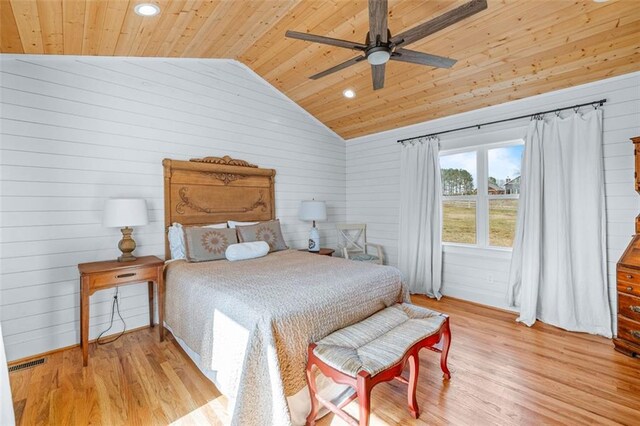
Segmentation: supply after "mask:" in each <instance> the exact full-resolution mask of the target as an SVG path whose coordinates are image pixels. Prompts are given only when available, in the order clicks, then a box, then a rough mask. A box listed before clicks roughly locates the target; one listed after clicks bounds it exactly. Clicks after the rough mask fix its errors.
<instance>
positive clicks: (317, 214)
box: [298, 200, 327, 252]
mask: <svg viewBox="0 0 640 426" xmlns="http://www.w3.org/2000/svg"><path fill="white" fill-rule="evenodd" d="M298 217H299V218H300V220H305V221H313V227H312V228H311V231H310V232H309V251H313V252H319V251H320V234H319V233H318V229H317V228H316V220H327V205H326V204H325V202H324V201H316V200H304V201H302V202H301V203H300V210H299V211H298Z"/></svg>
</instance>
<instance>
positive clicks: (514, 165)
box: [474, 145, 524, 184]
mask: <svg viewBox="0 0 640 426" xmlns="http://www.w3.org/2000/svg"><path fill="white" fill-rule="evenodd" d="M523 151H524V145H512V146H506V147H504V148H494V149H490V150H488V151H487V156H488V162H489V170H488V172H489V177H493V178H496V181H497V182H499V183H500V184H503V183H504V182H506V181H507V180H509V179H513V178H516V177H518V176H520V169H521V164H522V152H523ZM474 179H475V176H474Z"/></svg>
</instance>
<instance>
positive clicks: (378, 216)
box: [347, 73, 640, 308]
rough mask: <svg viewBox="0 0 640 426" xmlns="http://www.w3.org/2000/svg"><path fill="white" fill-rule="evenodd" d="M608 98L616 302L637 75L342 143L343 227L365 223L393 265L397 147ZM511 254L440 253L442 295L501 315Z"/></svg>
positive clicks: (499, 128) (479, 136) (636, 202)
mask: <svg viewBox="0 0 640 426" xmlns="http://www.w3.org/2000/svg"><path fill="white" fill-rule="evenodd" d="M601 98H606V99H607V100H608V102H607V103H606V104H605V106H604V117H605V118H604V147H603V152H604V169H605V183H606V204H607V216H608V217H607V233H608V238H607V243H608V247H607V254H608V261H609V262H608V265H609V286H610V288H611V290H612V291H611V295H612V298H614V290H615V264H616V261H617V260H618V258H619V257H620V255H621V254H622V251H623V250H624V249H625V247H626V246H627V244H628V243H629V241H630V237H631V235H632V234H633V233H634V225H633V224H634V218H635V216H636V215H637V214H638V212H639V211H640V197H639V196H638V194H636V193H635V192H634V185H633V167H634V166H633V147H632V143H631V142H630V141H629V138H630V137H633V136H639V135H640V73H634V74H627V75H623V76H620V77H615V78H611V79H608V80H602V81H598V82H595V83H590V84H586V85H582V86H577V87H573V88H570V89H565V90H561V91H557V92H551V93H547V94H543V95H538V96H535V97H531V98H527V99H522V100H519V101H514V102H509V103H506V104H502V105H498V106H493V107H488V108H483V109H480V110H476V111H471V112H468V113H464V114H458V115H454V116H450V117H446V118H442V119H438V120H433V121H429V122H424V123H421V124H418V125H414V126H408V127H404V128H400V129H397V130H392V131H387V132H383V133H377V134H373V135H369V136H364V137H361V138H356V139H351V140H348V141H347V221H349V222H366V223H367V224H368V228H367V230H368V232H367V236H368V239H370V240H371V241H372V242H378V243H381V244H384V246H385V250H386V255H387V258H388V260H389V263H390V264H393V265H395V264H396V263H397V247H398V218H399V215H400V211H399V208H398V202H399V199H400V195H399V194H400V187H399V179H400V146H399V144H397V143H396V140H397V139H402V138H406V137H412V136H417V135H421V134H426V133H431V132H437V131H439V130H446V129H449V128H455V127H459V126H466V125H473V124H476V123H482V122H487V121H492V120H498V119H502V118H508V117H513V116H518V115H523V114H527V113H533V112H537V111H544V110H549V109H553V108H557V107H562V106H568V105H574V104H577V103H581V102H589V101H591V100H596V99H601ZM527 124H528V123H527V121H526V120H523V121H518V122H509V123H504V124H500V125H494V126H488V127H485V128H483V129H481V130H475V129H474V130H469V131H463V132H459V133H452V134H448V135H443V136H442V137H441V150H446V149H450V148H457V147H462V146H471V145H474V144H478V143H487V142H500V141H505V140H511V139H514V138H518V137H522V136H523V135H524V130H525V129H526V126H527ZM510 258H511V254H510V252H508V251H507V252H505V251H497V250H477V249H466V250H458V251H457V252H453V251H451V250H448V249H447V248H445V253H444V260H443V262H444V266H443V274H444V277H443V281H444V283H443V285H444V287H443V293H444V294H446V295H450V296H454V297H460V298H463V299H468V300H473V301H477V302H480V303H485V304H489V305H493V306H498V307H503V308H504V307H506V291H507V276H508V273H509V262H510Z"/></svg>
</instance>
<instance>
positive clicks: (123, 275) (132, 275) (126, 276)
mask: <svg viewBox="0 0 640 426" xmlns="http://www.w3.org/2000/svg"><path fill="white" fill-rule="evenodd" d="M135 276H136V273H135V272H129V273H127V274H120V275H116V278H128V277H135Z"/></svg>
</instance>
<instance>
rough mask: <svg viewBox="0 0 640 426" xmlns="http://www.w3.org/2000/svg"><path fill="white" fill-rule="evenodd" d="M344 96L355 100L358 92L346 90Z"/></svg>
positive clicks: (343, 92)
mask: <svg viewBox="0 0 640 426" xmlns="http://www.w3.org/2000/svg"><path fill="white" fill-rule="evenodd" d="M342 96H344V97H345V98H347V99H353V98H355V97H356V92H355V91H354V90H353V89H345V90H343V91H342Z"/></svg>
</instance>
